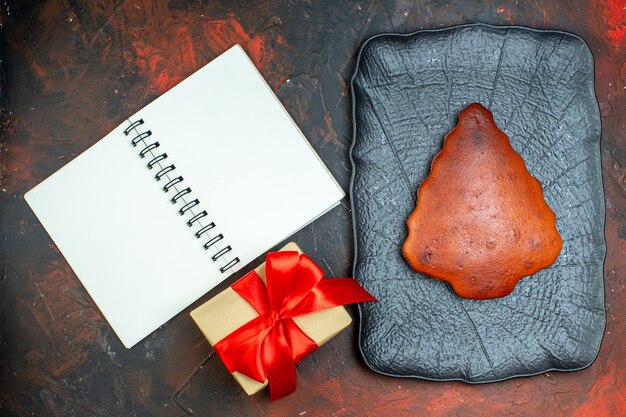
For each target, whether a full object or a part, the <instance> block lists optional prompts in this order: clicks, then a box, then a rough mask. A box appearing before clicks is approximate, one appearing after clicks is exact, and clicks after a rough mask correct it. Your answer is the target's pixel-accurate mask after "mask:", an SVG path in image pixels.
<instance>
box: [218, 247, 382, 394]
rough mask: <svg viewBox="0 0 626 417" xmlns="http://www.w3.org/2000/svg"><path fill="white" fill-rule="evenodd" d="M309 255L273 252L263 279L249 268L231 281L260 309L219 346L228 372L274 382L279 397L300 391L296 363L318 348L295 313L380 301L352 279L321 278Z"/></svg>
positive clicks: (298, 314) (273, 385)
mask: <svg viewBox="0 0 626 417" xmlns="http://www.w3.org/2000/svg"><path fill="white" fill-rule="evenodd" d="M323 277H324V273H323V271H322V269H321V268H320V267H319V266H317V265H316V264H315V263H314V262H313V261H312V260H311V259H310V258H309V257H308V256H306V255H304V254H303V255H300V254H299V253H298V252H290V251H284V252H273V253H269V254H268V255H267V258H266V267H265V281H266V283H267V284H266V285H263V281H262V280H261V278H260V277H259V275H258V274H257V273H256V271H254V270H253V271H251V272H250V273H248V274H246V275H245V276H244V277H243V278H241V279H240V280H239V281H237V282H236V283H235V284H233V285H232V287H231V288H232V289H233V290H235V292H237V294H239V295H240V296H241V297H243V298H244V299H245V300H246V301H247V302H248V303H249V304H250V305H251V306H252V307H254V309H255V310H256V311H257V313H259V317H257V318H255V319H253V320H251V321H249V322H248V323H246V324H244V325H243V326H241V327H240V328H238V329H237V330H235V331H234V332H232V333H230V334H229V335H228V336H226V337H225V338H223V339H222V340H220V341H219V342H218V343H216V344H215V346H214V348H215V351H216V352H217V353H218V355H219V356H220V357H221V358H222V360H223V361H224V363H225V364H226V367H227V368H228V370H229V371H230V372H231V373H232V372H235V371H238V372H240V373H242V374H244V375H247V376H249V377H250V378H252V379H254V380H256V381H259V382H265V380H267V381H268V382H269V386H270V399H272V400H275V399H278V398H281V397H284V396H286V395H289V394H291V393H292V392H294V391H295V390H296V365H295V364H296V363H298V362H299V361H301V360H302V359H303V358H304V357H305V356H306V355H308V354H309V353H311V352H313V351H314V350H315V349H317V348H318V345H317V343H315V342H314V341H313V340H312V339H311V338H310V337H309V336H307V335H306V333H304V332H303V331H302V329H300V327H298V325H297V324H296V323H295V322H294V321H293V317H297V316H301V315H303V314H308V313H312V312H314V311H319V310H323V309H327V308H331V307H337V306H340V305H344V304H352V303H360V302H363V301H376V299H375V298H374V297H372V296H371V295H370V294H369V293H368V292H367V291H365V290H364V289H363V288H362V287H361V286H360V285H359V284H358V283H357V282H356V281H355V280H353V279H351V278H334V279H322V278H323Z"/></svg>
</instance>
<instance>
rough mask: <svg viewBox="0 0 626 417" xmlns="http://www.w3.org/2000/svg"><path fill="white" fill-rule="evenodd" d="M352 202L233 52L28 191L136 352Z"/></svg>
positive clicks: (239, 50)
mask: <svg viewBox="0 0 626 417" xmlns="http://www.w3.org/2000/svg"><path fill="white" fill-rule="evenodd" d="M343 196H344V193H343V191H342V189H341V188H340V187H339V185H338V184H337V183H336V181H335V180H334V179H333V177H332V175H331V174H330V173H329V171H328V170H327V169H326V167H325V166H324V164H323V163H322V161H321V160H320V159H319V157H318V156H317V155H316V153H315V151H314V150H313V149H312V148H311V146H310V145H309V143H308V141H307V140H306V138H305V137H304V136H303V135H302V133H301V132H300V130H299V129H298V127H297V126H296V125H295V124H294V122H293V121H292V119H291V118H290V117H289V115H288V113H287V112H286V111H285V109H284V108H283V107H282V105H281V104H280V102H279V101H278V99H277V98H276V96H275V95H274V94H273V92H272V90H271V89H270V88H269V86H268V85H267V84H266V83H265V81H264V80H263V78H262V77H261V75H260V74H259V72H258V71H257V69H256V68H255V67H254V65H253V64H252V62H251V61H250V60H249V58H248V56H247V55H246V54H245V52H244V51H243V49H242V48H241V47H240V46H235V47H233V48H231V49H229V50H228V51H226V52H225V53H223V54H222V55H220V56H219V57H218V58H216V59H215V60H214V61H212V62H210V63H209V64H207V65H206V66H204V67H203V68H201V69H200V70H198V71H197V72H195V73H194V74H192V75H191V76H190V77H188V78H187V79H186V80H184V81H183V82H181V83H180V84H178V85H177V86H175V87H174V88H172V89H171V90H170V91H168V92H167V93H165V94H164V95H162V96H161V97H159V98H158V99H156V100H155V101H153V102H152V103H150V104H149V105H147V106H146V107H144V108H143V109H142V110H140V111H139V112H137V113H136V114H134V115H132V116H131V117H129V118H128V120H126V121H124V123H122V124H121V125H120V126H118V127H117V128H116V129H115V130H113V131H112V132H111V133H109V134H108V135H107V136H105V137H104V138H103V139H101V140H100V141H98V142H97V143H96V144H95V145H93V146H92V147H91V148H89V149H88V150H86V151H85V152H84V153H82V154H81V155H80V156H78V157H77V158H75V159H74V160H72V161H71V162H69V163H68V164H67V165H65V166H64V167H62V168H61V169H60V170H59V171H58V172H56V173H55V174H53V175H52V176H50V177H49V178H48V179H46V180H45V181H43V182H42V183H41V184H39V185H37V186H36V187H35V188H33V189H32V190H31V191H29V192H28V193H26V195H25V198H26V201H27V202H28V204H29V205H30V206H31V208H32V209H33V211H34V212H35V214H36V215H37V217H38V218H39V220H40V221H41V224H42V225H43V226H44V227H45V229H46V230H47V232H48V233H49V234H50V236H51V238H52V239H53V240H54V242H55V243H56V245H57V247H58V248H59V249H60V250H61V252H62V253H63V255H64V256H65V258H66V259H67V261H68V262H69V264H70V266H71V267H72V269H73V270H74V272H75V273H76V275H77V276H78V277H79V279H80V280H81V282H82V284H83V285H84V287H85V288H86V290H87V291H88V292H89V294H90V295H91V297H92V298H93V300H94V301H95V303H96V304H97V305H98V307H99V308H100V310H101V311H102V313H103V314H104V316H105V317H106V318H107V320H108V321H109V323H110V325H111V327H112V328H113V329H114V330H115V332H116V333H117V335H118V336H119V338H120V339H121V341H122V343H123V344H124V345H125V346H126V347H128V348H129V347H131V346H133V345H135V344H136V343H137V342H139V341H141V340H142V339H143V338H144V337H146V336H147V335H149V334H150V333H151V332H152V331H154V330H155V329H157V328H158V327H159V326H161V325H162V324H164V323H165V322H166V321H167V320H169V319H170V318H172V317H173V316H175V315H176V314H177V313H179V312H180V311H182V310H183V309H184V308H185V307H187V306H188V305H189V304H191V303H192V302H194V301H195V300H196V299H198V298H199V297H200V296H202V295H203V294H205V293H206V292H207V291H208V290H210V289H211V288H213V287H214V286H215V285H217V284H218V283H220V282H221V281H223V280H224V279H225V278H227V277H228V276H230V275H231V274H232V273H233V272H235V271H237V270H238V269H240V268H242V267H245V265H246V264H248V263H249V262H251V261H253V260H254V259H256V258H257V257H259V256H260V255H262V254H263V253H264V252H266V251H267V250H269V249H271V248H272V247H273V246H275V245H277V244H278V243H280V242H281V241H283V240H284V239H286V238H287V237H289V236H290V235H291V234H293V233H294V232H296V231H297V230H299V229H301V228H302V227H304V226H305V225H307V224H308V223H310V222H311V221H313V220H314V219H316V218H317V217H319V216H320V215H322V214H324V213H325V212H326V211H328V210H330V209H331V208H332V207H334V206H336V205H337V204H338V203H339V200H340V199H341V198H342V197H343Z"/></svg>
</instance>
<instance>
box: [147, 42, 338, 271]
mask: <svg viewBox="0 0 626 417" xmlns="http://www.w3.org/2000/svg"><path fill="white" fill-rule="evenodd" d="M179 109H185V111H179ZM138 116H140V117H141V118H142V119H144V120H145V124H146V128H150V129H151V130H152V131H153V132H155V135H156V136H155V140H158V141H159V142H160V143H161V144H162V147H163V149H164V150H166V152H167V154H168V155H169V157H170V158H169V159H171V161H172V162H173V163H175V164H176V167H177V169H178V170H179V171H180V172H181V173H182V175H184V177H185V179H186V180H187V181H188V184H189V186H190V187H191V188H192V189H193V191H194V196H195V197H196V198H198V199H199V200H200V202H201V206H202V208H203V209H205V210H206V211H207V212H208V214H209V215H208V217H209V218H210V220H211V221H213V222H215V224H216V225H217V228H218V230H219V233H221V234H223V236H224V244H227V245H230V246H231V247H232V254H229V255H230V256H237V257H239V259H240V261H241V262H240V264H239V265H238V267H241V266H243V265H245V264H247V263H249V262H250V261H252V260H254V259H255V258H256V257H258V256H259V255H261V254H263V253H264V252H265V251H267V250H268V249H270V248H271V247H273V246H274V245H276V244H278V243H280V242H281V241H282V240H284V239H285V238H287V237H288V236H290V235H291V234H293V233H294V232H296V231H297V230H299V229H300V228H302V227H303V226H305V225H306V224H308V223H309V222H311V221H312V220H314V219H315V218H316V217H318V216H319V215H321V214H323V213H324V212H326V211H327V210H329V209H330V208H332V207H333V206H335V205H336V204H338V202H339V200H340V199H341V198H342V197H343V196H344V193H343V191H342V190H341V188H340V187H339V186H338V185H337V183H336V182H335V180H334V179H333V178H332V176H331V175H330V174H329V172H328V171H327V169H326V167H325V166H324V164H323V163H322V162H321V160H320V159H319V158H318V156H317V155H316V154H315V152H314V151H313V149H312V148H311V146H310V145H309V143H308V141H307V140H306V138H305V137H304V136H303V135H302V133H301V132H300V130H299V129H298V127H297V126H296V125H295V124H294V122H293V121H292V119H291V118H290V117H289V114H288V113H287V112H286V111H285V109H284V108H283V107H282V105H281V104H280V102H279V101H278V99H277V98H276V97H275V95H274V94H273V92H272V91H271V89H270V88H269V87H268V85H267V84H266V83H265V81H264V80H263V78H262V77H261V75H260V74H259V73H258V71H257V70H256V68H255V67H254V65H253V64H252V62H251V61H250V60H249V58H248V56H247V55H246V54H245V52H244V51H243V49H242V48H241V47H239V46H235V47H233V48H231V49H230V50H228V51H227V52H225V53H224V54H222V55H221V56H219V57H218V58H216V59H215V60H214V61H212V62H211V63H210V64H208V65H207V66H205V67H204V68H202V69H201V70H199V71H198V72H196V73H195V74H193V75H192V76H191V77H189V78H188V79H187V80H186V81H185V83H184V84H179V85H178V86H177V87H175V88H174V89H172V90H171V91H170V92H169V93H168V96H167V101H165V100H163V101H161V99H157V100H156V101H155V102H153V103H151V104H150V105H148V106H146V107H145V108H144V109H142V110H141V111H140V112H139V113H138ZM216 233H217V231H216ZM205 240H206V239H205ZM228 259H229V257H228V256H224V257H222V258H220V259H218V261H217V262H218V263H219V265H220V266H221V265H223V264H224V263H225V262H227V261H228Z"/></svg>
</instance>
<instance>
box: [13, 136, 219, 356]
mask: <svg viewBox="0 0 626 417" xmlns="http://www.w3.org/2000/svg"><path fill="white" fill-rule="evenodd" d="M145 164H146V160H145V159H141V158H139V156H138V148H133V147H132V146H131V145H130V140H129V138H128V137H127V136H125V135H124V133H123V125H122V126H121V127H118V128H117V129H115V130H114V131H113V132H111V133H110V134H109V135H107V136H106V137H104V138H103V139H102V140H101V141H99V142H98V143H96V144H95V145H93V146H92V147H91V148H89V149H88V150H87V151H85V152H84V153H82V154H81V155H80V156H78V157H77V158H75V159H74V160H72V161H71V162H69V163H68V164H67V165H65V166H64V167H63V168H61V169H60V170H59V171H57V172H56V173H55V174H53V175H52V176H51V177H49V178H48V179H46V180H45V181H44V182H42V183H41V184H39V185H38V186H37V187H35V188H34V189H33V190H31V191H29V192H28V193H27V194H26V195H25V198H26V201H27V202H28V204H29V205H30V206H31V208H32V209H33V211H34V212H35V214H36V215H37V217H38V218H39V220H40V221H41V223H42V225H43V226H44V227H45V228H46V231H47V232H48V233H49V234H50V236H51V237H52V239H53V240H54V242H55V243H56V245H57V246H58V248H59V249H60V250H61V252H62V253H63V255H64V256H65V258H66V259H67V261H68V262H69V264H70V266H71V267H72V269H73V270H74V272H75V273H76V275H77V276H78V277H79V278H80V280H81V282H82V284H83V285H84V287H85V288H86V290H87V291H88V292H89V294H90V295H91V297H92V298H93V300H94V301H95V303H96V304H97V305H98V307H99V308H100V310H101V311H102V313H103V314H104V316H105V317H106V319H107V320H108V321H109V323H110V324H111V327H112V328H113V329H114V331H115V332H116V333H117V335H118V336H119V338H120V339H121V341H122V342H123V343H124V345H125V346H126V347H131V346H133V345H134V344H136V343H137V342H139V341H140V340H141V339H143V338H144V337H145V336H147V335H148V334H150V333H151V332H152V331H153V330H155V329H157V328H158V327H159V326H161V325H162V324H163V323H165V322H166V321H167V320H169V319H170V318H171V317H173V316H174V315H176V314H177V313H178V312H180V311H181V310H183V309H184V308H185V307H187V306H188V305H189V304H191V303H192V302H193V301H195V300H196V299H197V298H198V297H200V296H201V295H202V294H204V293H205V292H206V291H208V290H209V289H211V288H212V287H213V286H215V285H216V284H217V283H219V282H220V281H221V280H222V277H221V276H220V275H221V274H218V273H217V272H216V270H215V267H214V265H213V262H211V261H210V260H209V258H208V257H207V256H206V253H205V251H204V249H202V247H199V246H198V244H197V242H196V239H195V238H194V237H193V234H192V233H191V232H190V231H189V229H188V227H187V226H186V225H185V223H184V220H183V219H182V218H181V216H179V215H178V214H177V212H176V209H175V207H173V206H172V204H170V203H169V202H168V199H167V196H166V195H165V193H164V192H163V191H162V190H161V186H162V184H160V183H157V181H155V179H154V177H153V175H154V172H151V171H149V170H148V169H147V168H146V165H145Z"/></svg>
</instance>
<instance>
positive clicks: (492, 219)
mask: <svg viewBox="0 0 626 417" xmlns="http://www.w3.org/2000/svg"><path fill="white" fill-rule="evenodd" d="M406 225H407V227H408V236H407V238H406V240H405V241H404V243H403V245H402V253H403V255H404V257H405V259H406V260H407V261H408V263H409V265H410V266H411V267H412V268H413V269H414V270H415V271H417V272H419V273H422V274H426V275H428V276H430V277H432V278H436V279H439V280H442V281H446V282H448V283H449V284H450V285H451V286H452V288H453V289H454V291H455V292H456V293H457V294H458V295H459V296H461V297H464V298H473V299H487V298H497V297H503V296H506V295H508V294H510V293H511V292H512V291H513V289H514V288H515V285H516V284H517V282H518V281H519V280H520V279H522V278H523V277H527V276H530V275H533V274H535V273H537V272H538V271H540V270H541V269H544V268H547V267H549V266H550V265H552V264H553V263H554V262H555V260H556V259H557V257H558V256H559V253H560V251H561V247H562V239H561V236H560V235H559V232H558V230H557V228H556V216H555V214H554V212H553V211H552V210H551V209H550V207H549V206H548V204H547V203H546V201H545V199H544V196H543V190H542V187H541V184H540V183H539V181H538V180H537V179H536V178H534V177H533V176H532V175H531V174H530V173H529V172H528V169H527V168H526V164H525V163H524V161H523V159H522V157H521V156H520V155H519V154H518V153H517V152H516V151H515V150H514V149H513V147H512V146H511V144H510V141H509V138H508V137H507V136H506V134H505V133H504V132H502V131H501V130H500V129H499V128H498V126H497V125H496V124H495V121H494V119H493V115H492V114H491V112H490V111H489V110H487V109H486V108H485V107H483V106H482V105H480V104H478V103H473V104H471V105H469V106H468V107H467V108H465V109H464V110H462V111H461V113H460V114H459V121H458V124H457V126H456V127H455V128H454V129H453V130H452V131H451V132H450V133H449V134H448V135H447V136H446V138H445V140H444V146H443V149H442V150H441V151H440V152H439V154H437V155H436V156H435V158H434V160H433V162H432V166H431V171H430V175H429V176H428V177H427V178H426V179H425V180H424V181H423V182H422V183H421V185H420V186H419V188H418V191H417V204H416V207H415V210H414V211H413V212H412V213H411V214H410V215H409V217H408V219H407V221H406Z"/></svg>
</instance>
